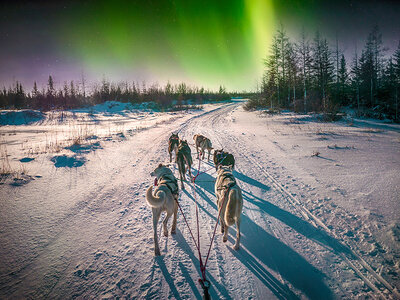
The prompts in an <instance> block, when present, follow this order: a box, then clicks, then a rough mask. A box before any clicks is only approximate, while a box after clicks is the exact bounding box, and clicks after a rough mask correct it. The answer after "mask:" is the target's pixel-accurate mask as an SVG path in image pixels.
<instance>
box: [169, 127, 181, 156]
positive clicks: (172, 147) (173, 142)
mask: <svg viewBox="0 0 400 300" xmlns="http://www.w3.org/2000/svg"><path fill="white" fill-rule="evenodd" d="M178 146H179V136H178V134H174V133H173V134H172V135H171V136H170V137H169V140H168V153H169V162H172V152H173V151H175V162H176V154H177V152H178Z"/></svg>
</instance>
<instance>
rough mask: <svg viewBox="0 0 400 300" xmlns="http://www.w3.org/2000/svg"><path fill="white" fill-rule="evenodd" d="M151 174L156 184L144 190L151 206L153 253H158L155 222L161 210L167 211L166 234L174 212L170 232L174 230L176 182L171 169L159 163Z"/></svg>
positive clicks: (164, 222)
mask: <svg viewBox="0 0 400 300" xmlns="http://www.w3.org/2000/svg"><path fill="white" fill-rule="evenodd" d="M150 175H151V176H156V178H157V180H156V181H157V182H158V184H157V186H156V188H155V189H154V193H153V186H150V187H149V188H148V189H147V192H146V200H147V203H148V204H149V205H150V206H151V209H152V211H153V232H154V254H155V255H160V247H159V246H158V237H157V223H158V220H159V219H160V215H161V213H162V212H163V211H165V212H167V215H166V216H165V219H164V221H163V227H164V235H165V236H168V230H167V223H168V220H169V218H170V217H171V215H172V214H174V219H173V222H172V228H171V234H175V232H176V218H177V214H178V203H177V201H178V196H179V190H178V182H177V180H176V178H175V176H174V174H173V173H172V171H171V170H170V169H169V168H168V167H167V166H163V165H162V164H160V165H159V166H158V167H157V168H156V169H155V170H154V171H153V172H151V174H150Z"/></svg>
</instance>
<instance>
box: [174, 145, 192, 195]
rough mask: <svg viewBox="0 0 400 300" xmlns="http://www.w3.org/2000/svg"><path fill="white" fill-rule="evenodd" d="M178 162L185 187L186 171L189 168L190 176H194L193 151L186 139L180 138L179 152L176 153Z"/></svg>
mask: <svg viewBox="0 0 400 300" xmlns="http://www.w3.org/2000/svg"><path fill="white" fill-rule="evenodd" d="M176 162H177V164H178V170H179V176H180V180H181V185H182V189H183V190H184V189H185V186H184V185H183V180H186V176H185V174H186V171H187V170H189V175H190V178H192V171H191V168H192V163H193V161H192V151H191V150H190V147H189V145H188V143H187V141H186V140H179V146H178V152H177V154H176Z"/></svg>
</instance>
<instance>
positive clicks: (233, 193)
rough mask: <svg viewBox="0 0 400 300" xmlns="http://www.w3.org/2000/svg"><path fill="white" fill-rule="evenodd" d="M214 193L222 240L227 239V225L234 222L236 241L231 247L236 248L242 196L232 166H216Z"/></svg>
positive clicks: (238, 238)
mask: <svg viewBox="0 0 400 300" xmlns="http://www.w3.org/2000/svg"><path fill="white" fill-rule="evenodd" d="M215 194H216V195H217V206H218V213H219V214H220V220H221V233H223V242H224V243H225V242H226V241H227V240H228V226H232V225H233V224H234V223H235V224H236V243H235V246H234V247H233V248H234V249H235V250H238V249H239V245H240V218H241V213H242V208H243V197H242V191H241V189H240V187H239V186H238V184H237V182H236V180H235V177H234V176H233V174H232V166H222V165H220V166H219V167H218V171H217V180H216V182H215ZM220 211H221V212H220Z"/></svg>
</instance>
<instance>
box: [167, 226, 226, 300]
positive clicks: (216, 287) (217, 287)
mask: <svg viewBox="0 0 400 300" xmlns="http://www.w3.org/2000/svg"><path fill="white" fill-rule="evenodd" d="M175 240H176V242H177V244H178V246H179V247H180V248H181V249H182V250H183V251H184V252H185V253H186V254H187V255H188V256H189V258H190V260H191V261H192V262H193V264H194V265H195V267H196V271H197V274H198V275H199V278H202V275H201V272H200V262H199V258H198V257H196V256H195V255H194V253H193V250H192V247H191V246H190V245H189V244H188V243H187V242H186V239H185V237H184V236H183V235H182V233H181V231H180V230H179V229H177V230H176V235H175ZM180 267H181V268H182V269H183V270H184V271H183V272H182V274H184V275H185V274H186V276H185V279H186V280H188V282H189V286H190V288H191V289H192V291H193V293H194V294H195V295H196V297H197V296H198V299H201V296H200V295H201V294H203V291H201V292H200V291H199V289H198V287H200V285H196V284H195V283H194V282H193V280H192V278H191V276H190V274H189V272H188V271H187V270H186V268H185V267H184V266H183V265H182V264H181V265H180ZM206 276H207V279H208V280H209V281H210V283H211V285H210V288H209V294H210V296H211V299H219V298H220V296H222V297H223V298H225V299H231V298H232V297H231V296H230V295H229V292H228V290H227V289H226V288H225V287H224V286H223V285H222V284H220V283H219V282H218V280H216V279H215V278H214V277H213V276H212V275H211V274H210V273H209V272H208V271H207V270H206ZM217 291H219V293H220V295H218V293H217Z"/></svg>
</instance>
